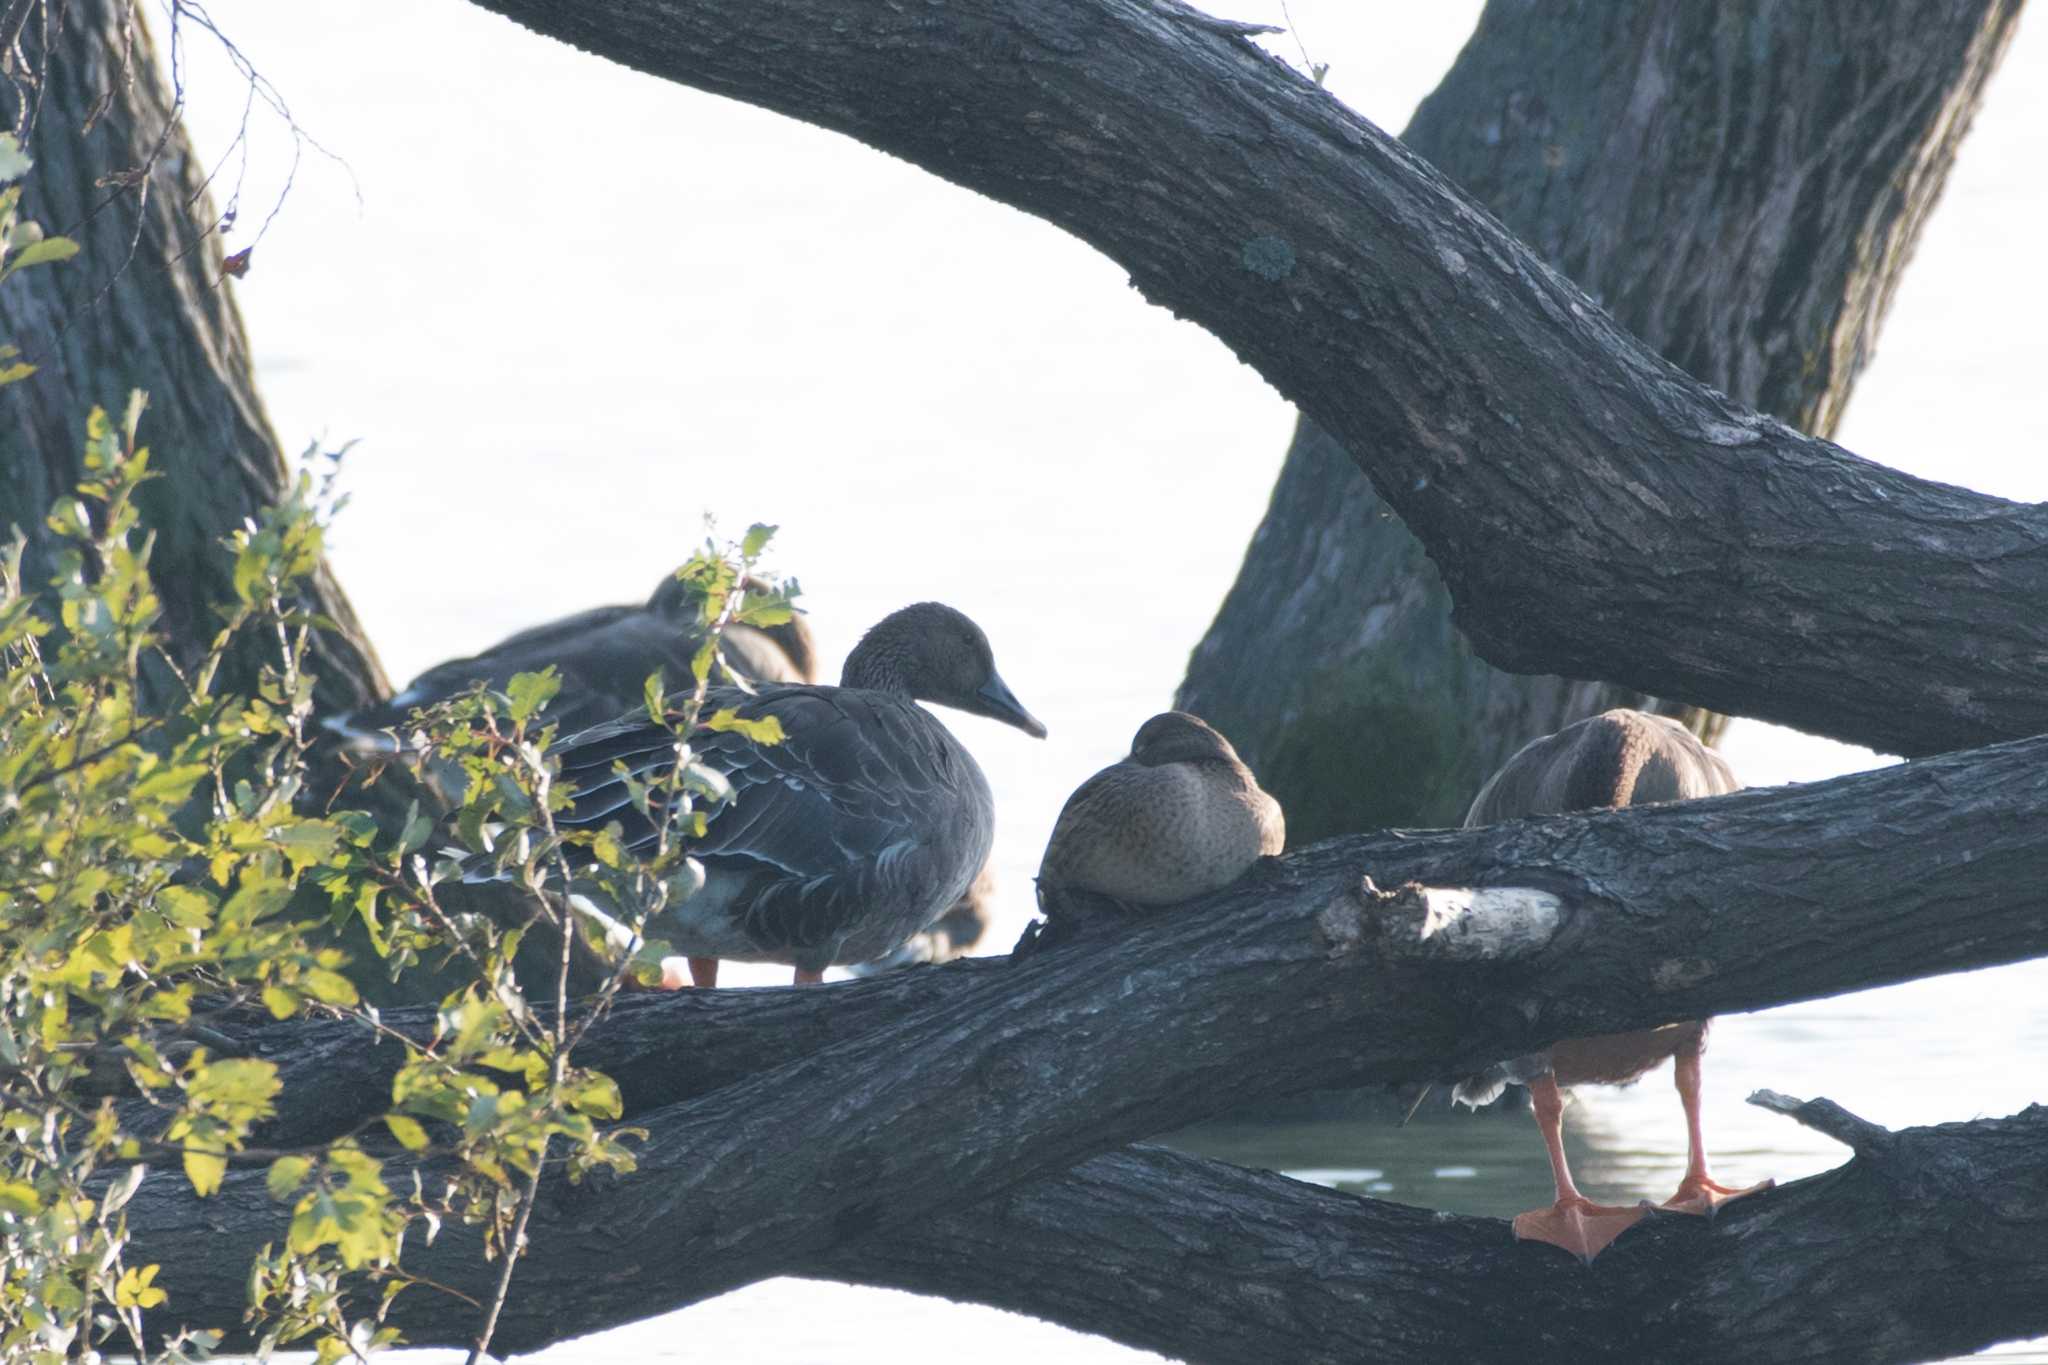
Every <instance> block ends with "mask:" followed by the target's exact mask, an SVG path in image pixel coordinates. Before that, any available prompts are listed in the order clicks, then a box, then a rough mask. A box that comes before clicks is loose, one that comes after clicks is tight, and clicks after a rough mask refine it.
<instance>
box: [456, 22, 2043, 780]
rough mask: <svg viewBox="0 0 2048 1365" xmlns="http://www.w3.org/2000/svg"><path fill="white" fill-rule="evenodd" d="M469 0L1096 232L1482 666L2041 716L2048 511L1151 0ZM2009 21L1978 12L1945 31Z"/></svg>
mask: <svg viewBox="0 0 2048 1365" xmlns="http://www.w3.org/2000/svg"><path fill="white" fill-rule="evenodd" d="M479 3H481V4H483V6H484V8H487V9H491V10H494V11H496V12H499V13H502V14H505V15H508V16H510V17H512V18H515V19H518V20H519V21H521V22H522V23H526V24H528V25H530V26H532V27H534V28H536V29H538V30H540V31H542V32H546V33H549V34H552V35H553V36H555V37H558V38H562V39H565V40H567V41H569V42H572V43H576V44H577V45H579V46H582V47H586V48H589V49H591V50H593V51H596V52H599V53H601V54H603V55H605V56H608V57H611V58H612V59H614V60H616V61H620V62H623V63H625V64H627V65H629V66H633V67H635V68H636V69H639V70H643V71H647V72H649V73H651V74H654V75H658V76H663V77H666V78H668V79H671V80H675V81H679V82H682V83H684V84H688V85H694V86H698V87H701V88H703V89H706V90H710V91H714V92H716V93H720V94H726V95H730V96H733V97H735V98H738V99H742V100H746V101H748V102H750V103H755V104H759V105H762V106H764V107H766V108H770V109H774V110H777V111H779V112H782V113H786V114H789V115H791V116H792V117H796V118H800V119H804V120H806V121H808V122H812V123H816V124H819V125H821V126H824V127H827V128H833V129H836V130H838V131H841V132H845V133H848V134H850V135H852V136H854V137H857V138H860V139H861V140H862V141H865V142H868V143H870V144H872V145H874V146H876V147H879V148H882V149H883V150H885V151H888V152H891V153H893V154H895V155H898V156H901V157H904V158H906V159H908V160H910V161H913V162H915V163H917V164H919V165H921V166H924V167H926V168H927V169H929V170H932V171H934V172H935V173H937V174H939V175H942V176H944V177H946V178H947V179H950V180H954V181H956V182H958V183H960V184H963V185H966V186H969V187H971V188H973V189H977V190H980V191H981V192H983V193H985V194H989V195H991V196H993V197H995V198H997V199H999V200H1002V201H1004V202H1006V203H1010V204H1013V205H1016V206H1017V207H1019V208H1023V209H1025V210H1027V211H1029V212H1032V213H1035V214H1038V215H1040V216H1041V217H1044V218H1046V219H1048V220H1050V221H1052V222H1053V223H1055V224H1057V225H1059V226H1060V227H1063V228H1065V229H1066V230H1068V231H1069V232H1072V233H1073V234H1075V235H1076V236H1078V237H1080V238H1081V239H1082V240H1084V241H1087V242H1088V243H1090V244H1091V245H1093V246H1095V247H1097V248H1098V249H1100V250H1101V251H1103V252H1104V253H1105V254H1107V255H1109V256H1110V257H1112V258H1113V259H1115V260H1116V261H1118V262H1119V263H1120V264H1122V265H1123V266H1124V267H1126V268H1127V269H1128V270H1129V271H1130V272H1131V277H1132V280H1133V282H1134V283H1135V284H1136V285H1137V286H1138V287H1139V289H1141V290H1142V291H1143V292H1144V293H1145V294H1146V295H1147V297H1149V298H1150V299H1152V300H1153V301H1154V302H1156V303H1159V304H1161V305H1162V306H1165V307H1168V308H1171V309H1173V310H1174V311H1175V312H1176V313H1178V314H1181V315H1183V316H1185V317H1188V318H1191V319H1193V320H1194V321H1196V322H1199V323H1201V324H1202V325H1203V326H1204V327H1206V328H1208V329H1209V330H1210V331H1212V332H1214V333H1215V334H1216V335H1217V336H1218V337H1220V338H1222V339H1223V340H1224V341H1225V342H1226V343H1228V344H1229V345H1230V346H1231V347H1232V349H1234V350H1235V351H1236V352H1237V353H1238V355H1239V356H1240V357H1241V358H1242V359H1244V360H1245V361H1246V362H1247V363H1249V364H1251V365H1253V366H1254V367H1255V368H1257V369H1258V370H1259V371H1260V373H1262V374H1263V375H1265V376H1266V378H1267V379H1269V380H1270V381H1272V383H1273V384H1274V385H1275V386H1276V387H1277V388H1278V389H1279V390H1280V391H1281V392H1282V393H1283V394H1285V395H1286V396H1287V397H1288V398H1290V399H1292V400H1293V401H1294V402H1296V403H1297V404H1298V405H1299V406H1300V407H1301V408H1302V410H1303V411H1304V412H1305V413H1307V414H1308V415H1310V416H1311V417H1313V418H1314V419H1315V420H1316V422H1318V423H1319V424H1320V425H1321V426H1323V427H1324V428H1325V429H1326V430H1328V431H1329V432H1330V433H1331V434H1332V435H1333V436H1334V437H1336V438H1337V439H1338V440H1339V441H1340V442H1341V443H1342V444H1343V445H1344V447H1345V448H1346V449H1348V450H1349V451H1351V452H1353V454H1354V455H1355V457H1356V458H1358V459H1360V460H1361V461H1363V462H1364V463H1365V464H1366V466H1367V468H1368V471H1369V472H1370V473H1371V474H1372V476H1373V480H1374V483H1375V484H1376V485H1377V486H1378V488H1379V489H1380V491H1381V493H1382V495H1383V496H1385V497H1386V499H1387V500H1388V502H1389V503H1390V504H1391V505H1392V506H1393V507H1394V508H1395V510H1396V511H1398V512H1399V513H1400V514H1401V517H1402V519H1403V520H1404V521H1405V522H1407V524H1408V526H1409V527H1410V529H1412V530H1413V531H1414V532H1415V533H1416V535H1417V536H1418V537H1419V538H1420V539H1421V540H1422V541H1423V543H1424V544H1425V545H1426V546H1428V548H1429V551H1430V554H1431V556H1432V557H1433V558H1434V559H1435V560H1436V562H1437V564H1438V566H1439V567H1440V568H1441V569H1442V571H1443V575H1444V578H1445V581H1446V582H1447V584H1448V585H1449V587H1450V588H1451V591H1452V594H1453V597H1454V599H1455V600H1456V603H1457V620H1458V622H1459V624H1460V625H1461V626H1462V627H1463V629H1464V630H1465V632H1466V633H1467V634H1468V635H1469V636H1470V637H1471V638H1472V640H1473V641H1474V643H1475V644H1476V646H1477V647H1478V648H1479V650H1480V652H1481V653H1482V654H1484V655H1485V656H1486V657H1487V658H1488V659H1490V660H1492V661H1493V662H1495V663H1498V664H1500V665H1501V666H1503V667H1507V668H1510V669H1513V670H1516V671H1523V672H1550V673H1561V674H1566V675H1570V676H1594V677H1605V678H1610V679H1613V680H1615V681H1617V682H1622V683H1626V684H1627V685H1629V686H1632V687H1636V688H1638V689H1640V690H1643V691H1646V692H1650V693H1654V694H1656V695H1659V696H1665V697H1680V698H1684V699H1685V700H1688V701H1692V702H1696V703H1699V704H1702V705H1706V706H1711V707H1714V708H1716V709H1718V710H1723V711H1730V712H1735V713H1739V714H1743V715H1752V716H1758V717H1762V718H1765V719H1769V720H1776V721H1782V722H1785V723H1787V724H1791V725H1796V726H1799V727H1801V728H1803V729H1807V730H1812V731H1815V732H1817V733H1821V734H1827V735H1833V736H1835V737H1837V738H1840V739H1845V740H1849V741H1852V742H1856V743H1862V744H1868V745H1871V746H1872V747H1874V748H1879V749H1883V750H1887V751H1891V752H1898V753H1905V754H1925V753H1931V752H1938V751H1942V750H1948V749H1955V748H1960V747H1965V746H1968V745H1972V744H1982V743H1986V742H1990V741H1994V740H1999V739H2007V738H2013V737H2016V736H2020V735H2027V734H2036V733H2040V732H2042V731H2048V617H2044V616H2043V614H2042V613H2041V612H2040V611H2039V609H2038V605H2039V603H2040V602H2041V601H2042V600H2044V599H2048V509H2044V508H2041V507H2032V506H2020V505H2017V504H2013V503H2008V502H2005V501H2002V500H2000V499H1997V498H1990V497H1985V496H1983V495H1980V494H1975V493H1970V492H1967V491H1964V490H1961V489H1956V488H1952V487H1948V486H1945V485H1941V484H1935V483H1931V482H1928V481H1925V480H1920V479H1914V478H1911V477H1909V476H1907V475H1904V474H1900V473H1897V472H1895V471H1892V470H1888V469H1885V468H1883V467H1881V466H1878V465H1875V464H1871V463H1869V462H1867V461H1863V460H1860V459H1857V458H1856V457H1854V456H1852V455H1850V454H1848V453H1847V452H1845V451H1843V450H1841V449H1840V448H1838V447H1836V446H1834V445H1832V444H1830V443H1828V442H1826V441H1821V440H1816V439H1814V438H1811V437H1806V436H1802V435H1800V434H1799V433H1797V432H1795V431H1792V430H1791V429H1789V428H1787V427H1785V426H1783V425H1782V424H1780V423H1778V422H1776V421H1773V420H1770V419H1768V418H1762V417H1759V416H1757V415H1756V414H1754V413H1752V412H1748V411H1745V410H1743V409H1742V408H1740V407H1738V406H1736V405H1735V404H1733V403H1730V402H1729V401H1728V400H1727V399H1725V398H1724V397H1722V396H1721V395H1719V394H1717V393H1715V392H1714V391H1712V390H1710V389H1707V388H1705V387H1703V386H1701V385H1700V384H1699V383H1697V382H1695V381H1694V380H1692V379H1690V378H1688V377H1687V376H1686V375H1684V374H1683V373H1682V372H1680V371H1679V370H1678V369H1677V367H1675V366H1673V365H1672V364H1670V363H1669V362H1667V361H1665V360H1663V359H1661V358H1660V357H1658V356H1657V355H1655V354H1654V353H1653V352H1651V351H1650V350H1649V349H1648V348H1647V347H1645V346H1644V345H1643V344H1642V343H1641V342H1639V341H1637V340H1636V339H1635V338H1633V337H1631V336H1629V335H1628V334H1627V333H1626V332H1624V331H1622V330H1621V329H1620V328H1619V327H1618V326H1616V325H1615V323H1614V322H1613V320H1612V319H1611V318H1609V317H1608V316H1607V315H1606V314H1605V313H1603V312H1602V311H1601V310H1600V308H1599V307H1598V305H1597V304H1595V303H1594V302H1593V301H1591V300H1589V299H1588V298H1586V296H1585V295H1584V294H1582V293H1581V292H1580V291H1579V290H1578V289H1576V288H1575V287H1573V286H1572V285H1571V284H1570V283H1569V282H1568V281H1566V280H1565V279H1563V278H1562V277H1560V276H1559V275H1557V274H1556V273H1555V272H1553V271H1552V270H1551V269H1550V268H1549V267H1547V266H1546V265H1544V264H1543V263H1542V262H1541V261H1540V260H1539V259H1537V258H1536V257H1535V256H1534V255H1533V254H1532V253H1531V252H1530V251H1529V250H1528V249H1527V248H1526V247H1524V246H1523V245H1521V243H1519V242H1517V241H1516V240H1515V239H1514V238H1513V237H1511V236H1510V235H1509V234H1508V233H1507V232H1506V231H1505V230H1504V229H1503V228H1502V227H1501V225H1500V224H1499V222H1498V221H1497V220H1495V219H1494V218H1492V217H1491V216H1490V215H1488V214H1487V213H1485V212H1484V211H1483V210H1481V209H1479V208H1477V207H1476V206H1475V205H1473V203H1472V202H1471V201H1470V200H1469V199H1468V198H1467V197H1466V196H1464V195H1463V194H1462V193H1460V192H1459V191H1458V190H1457V189H1456V188H1455V187H1454V186H1453V185H1451V184H1450V183H1449V182H1448V181H1447V180H1446V179H1445V178H1444V177H1442V176H1441V175H1439V174H1437V173H1436V172H1435V171H1434V170H1433V169H1432V168H1431V167H1429V166H1428V165H1427V164H1425V163H1424V162H1422V161H1420V160H1419V159H1417V158H1416V157H1415V156H1413V155H1412V154H1411V153H1409V152H1408V151H1407V149H1405V148H1404V147H1402V146H1401V145H1400V144H1399V143H1397V142H1395V141H1394V140H1392V139H1391V138H1388V137H1387V136H1386V135H1385V134H1383V133H1381V132H1380V131H1379V130H1378V129H1376V128H1374V127H1373V126H1372V125H1370V124H1369V123H1367V122H1365V120H1363V119H1361V118H1359V117H1358V116H1357V115H1355V114H1353V113H1352V112H1351V111H1349V110H1348V109H1346V108H1345V107H1344V106H1342V105H1341V104H1339V103H1338V102H1337V101H1335V100H1334V99H1332V98H1330V97H1329V96H1328V95H1327V94H1325V93H1324V92H1323V91H1322V90H1321V89H1320V88H1318V87H1316V86H1315V85H1314V84H1312V83H1311V82H1309V81H1307V80H1306V79H1303V78H1301V77H1299V76H1296V75H1295V74H1294V73H1292V72H1290V71H1289V70H1288V69H1287V68H1285V67H1284V66H1282V65H1281V64H1280V63H1278V62H1277V61H1275V60H1273V59H1272V58H1269V57H1268V56H1266V55H1265V54H1264V53H1262V52H1260V51H1259V50H1258V49H1256V48H1255V47H1253V46H1251V45H1250V44H1249V43H1248V42H1246V41H1245V40H1243V39H1242V38H1241V37H1238V36H1234V35H1232V34H1230V33H1228V32H1220V31H1218V29H1217V28H1216V26H1214V25H1213V24H1207V23H1204V22H1202V21H1201V20H1200V18H1199V17H1198V16H1196V15H1195V14H1194V13H1193V11H1191V10H1188V9H1186V8H1185V7H1183V6H1181V5H1179V4H1178V3H1174V2H1173V0H962V2H961V3H958V4H952V5H949V6H947V7H946V10H945V12H944V17H943V19H939V18H935V17H934V16H933V14H932V13H931V12H930V11H928V10H926V9H924V8H921V7H917V6H903V7H897V6H867V7H863V8H861V9H859V10H858V11H855V12H848V11H847V10H846V9H845V7H843V6H840V5H836V4H831V3H829V2H828V0H695V2H694V3H690V4H672V3H658V2H657V0H605V2H604V3H600V4H591V5H579V6H573V7H570V6H559V5H551V4H545V3H541V2H540V0H479ZM2017 8H2018V6H2017V3H2016V2H2015V3H2009V4H2006V5H2005V6H2004V7H2003V12H2005V13H2006V14H2008V15H2010V14H2011V13H2015V12H2016V11H2017ZM2010 31H2011V25H2010V23H2009V22H2007V23H2005V24H2002V25H1998V26H1993V27H1991V28H1988V29H1986V30H1985V32H1984V33H1983V34H1982V35H1981V37H1980V39H1979V40H1978V43H1977V44H1976V46H1975V48H1974V49H1973V51H1974V54H1975V58H1974V59H1975V61H1976V62H1978V63H1980V64H1983V65H1986V66H1987V67H1988V65H1990V64H1993V63H1995V61H1996V58H1997V56H1998V54H1999V51H2000V50H2001V47H2002V44H2003V42H2004V39H2005V37H2006V36H2007V35H2008V34H2009V33H2010ZM1978 84H1980V82H1975V81H1966V82H1962V83H1960V84H1959V85H1958V86H1957V87H1954V88H1953V89H1952V90H1951V91H1950V92H1949V93H1948V94H1947V95H1946V96H1945V98H1948V99H1950V100H1952V101H1957V103H1956V104H1955V105H1954V107H1952V108H1950V109H1949V110H1948V112H1947V115H1946V117H1947V118H1949V119H1951V120H1961V119H1963V118H1965V117H1966V115H1967V110H1968V99H1969V96H1968V95H1965V94H1960V93H1957V92H1958V91H1969V92H1974V90H1975V88H1976V86H1977V85H1978ZM1867 94H1868V96H1869V97H1871V98H1877V97H1880V96H1881V94H1882V92H1881V91H1872V92H1867ZM1845 344H1847V343H1845Z"/></svg>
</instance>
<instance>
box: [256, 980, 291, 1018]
mask: <svg viewBox="0 0 2048 1365" xmlns="http://www.w3.org/2000/svg"><path fill="white" fill-rule="evenodd" d="M263 1007H264V1008H265V1009H267V1010H269V1011H270V1017H271V1018H273V1019H289V1018H291V1017H292V1016H293V1015H294V1014H297V1013H298V1012H299V994H298V992H297V991H288V990H286V989H285V988H284V987H282V986H265V987H264V988H263Z"/></svg>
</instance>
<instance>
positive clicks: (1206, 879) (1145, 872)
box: [1038, 711, 1287, 910]
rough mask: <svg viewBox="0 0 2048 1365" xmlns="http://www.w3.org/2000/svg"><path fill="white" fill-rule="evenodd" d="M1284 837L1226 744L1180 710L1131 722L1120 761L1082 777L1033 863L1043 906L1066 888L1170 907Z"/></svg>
mask: <svg viewBox="0 0 2048 1365" xmlns="http://www.w3.org/2000/svg"><path fill="white" fill-rule="evenodd" d="M1286 841H1287V822H1286V820H1285V819H1284V818H1283V817H1282V815H1281V813H1280V803H1279V802H1277V801H1275V800H1274V799H1273V798H1272V797H1270V796H1268V795H1266V793H1265V792H1263V791H1261V790H1260V789H1259V784H1258V780H1257V779H1256V778H1254V777H1253V776H1252V771H1251V769H1250V768H1247V767H1246V766H1245V765H1244V763H1243V762H1242V761H1241V760H1240V759H1239V758H1238V756H1237V751H1236V750H1235V749H1233V748H1231V747H1230V741H1229V740H1227V739H1225V738H1224V737H1223V736H1222V735H1219V734H1217V733H1216V731H1214V730H1212V729H1211V728H1209V725H1208V723H1207V722H1205V721H1203V720H1201V719H1200V718H1199V717H1196V716H1191V715H1189V714H1187V713H1186V712H1184V711H1164V712H1161V713H1160V714H1159V715H1156V716H1154V717H1152V719H1150V720H1148V721H1146V722H1145V723H1144V724H1143V725H1141V726H1139V727H1138V733H1137V736H1136V737H1135V738H1134V739H1132V740H1131V752H1130V756H1129V757H1128V758H1125V759H1123V760H1122V761H1120V762H1117V763H1112V764H1111V765H1110V766H1109V767H1107V768H1104V769H1103V770H1102V771H1101V772H1099V773H1097V774H1095V776H1093V777H1091V778H1089V779H1088V780H1087V781H1086V782H1083V783H1082V784H1081V785H1080V786H1079V787H1077V788H1076V789H1075V791H1074V794H1073V795H1072V796H1070V797H1068V798H1067V804H1066V806H1065V807H1064V808H1063V809H1062V810H1061V811H1060V817H1059V819H1058V820H1057V821H1055V822H1054V824H1053V830H1052V839H1051V841H1050V842H1048V843H1047V844H1046V846H1045V857H1044V859H1043V860H1042V861H1041V862H1040V863H1039V866H1038V893H1039V898H1040V900H1041V902H1043V903H1044V904H1045V905H1046V907H1047V908H1048V909H1049V910H1050V909H1053V908H1055V907H1056V906H1057V904H1058V901H1059V899H1060V897H1061V896H1062V895H1064V894H1066V893H1068V892H1075V891H1079V892H1087V893H1091V894H1093V895H1096V896H1102V897H1107V898H1108V899H1110V900H1113V901H1118V902H1121V903H1123V904H1125V905H1130V906H1153V905H1174V904H1177V903H1179V902H1181V901H1185V900H1192V899H1193V898H1194V897H1196V896H1200V895H1203V894H1204V893H1206V892H1210V891H1214V890H1217V889H1218V888H1220V887H1224V886H1228V885H1229V884H1230V883H1232V882H1234V881H1236V880H1237V879H1238V878H1239V877H1241V876H1243V875H1244V873H1245V870H1246V869H1247V868H1249V867H1250V866H1251V865H1252V864H1253V863H1254V862H1256V861H1257V860H1258V859H1259V858H1260V857H1261V856H1262V855H1267V854H1274V853H1278V852H1279V851H1280V849H1281V847H1282V846H1283V845H1284V844H1285V843H1286Z"/></svg>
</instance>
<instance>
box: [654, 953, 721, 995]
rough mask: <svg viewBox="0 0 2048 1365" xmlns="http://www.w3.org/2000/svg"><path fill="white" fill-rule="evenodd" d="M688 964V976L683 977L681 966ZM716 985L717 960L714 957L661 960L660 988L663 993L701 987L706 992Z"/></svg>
mask: <svg viewBox="0 0 2048 1365" xmlns="http://www.w3.org/2000/svg"><path fill="white" fill-rule="evenodd" d="M686 961H687V962H688V964H689V969H690V971H689V975H688V976H687V977H685V976H684V975H683V965H684V963H685V962H686ZM717 984H718V959H717V958H715V957H693V958H687V959H685V958H680V957H665V958H663V959H662V960H661V988H662V989H663V990H665V991H679V990H681V989H683V987H685V986H701V987H703V988H704V989H706V990H709V989H711V987H713V986H716V985H717Z"/></svg>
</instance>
